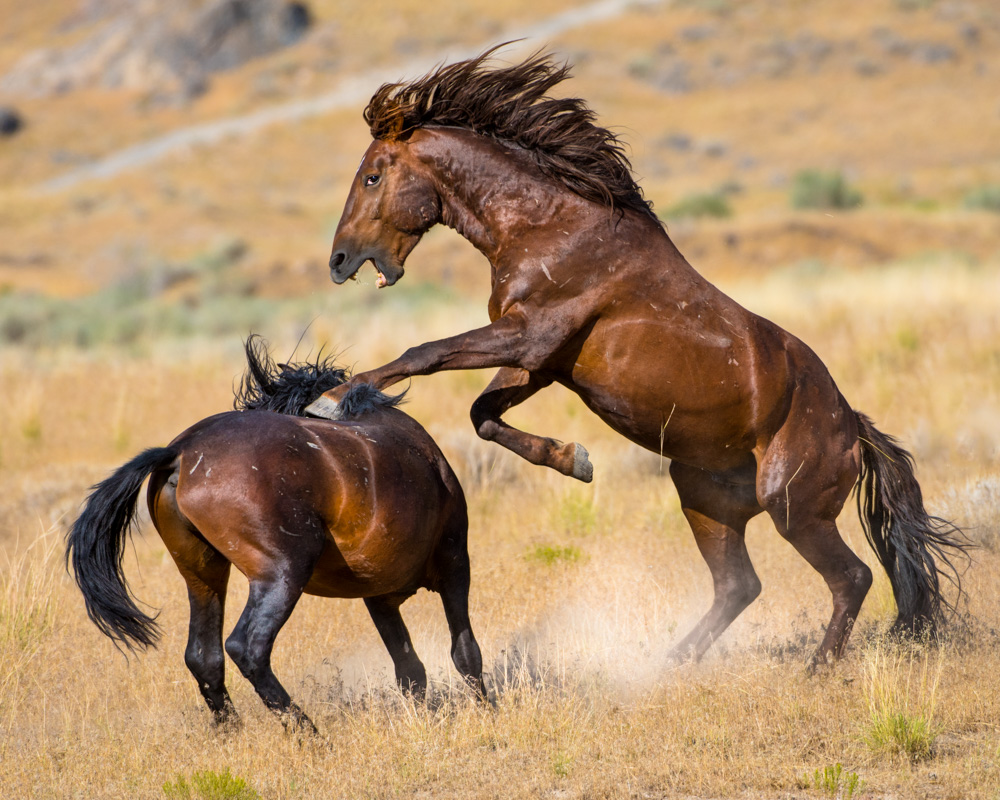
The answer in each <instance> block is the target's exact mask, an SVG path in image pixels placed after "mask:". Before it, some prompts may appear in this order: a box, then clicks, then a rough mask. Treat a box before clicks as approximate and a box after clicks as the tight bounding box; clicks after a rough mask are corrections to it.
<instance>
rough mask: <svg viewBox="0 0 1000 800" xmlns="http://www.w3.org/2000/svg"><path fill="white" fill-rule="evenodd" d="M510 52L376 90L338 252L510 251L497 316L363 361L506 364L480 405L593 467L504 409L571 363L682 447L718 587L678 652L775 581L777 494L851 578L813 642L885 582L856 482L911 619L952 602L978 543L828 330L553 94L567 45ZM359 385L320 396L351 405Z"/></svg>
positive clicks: (604, 407) (679, 483)
mask: <svg viewBox="0 0 1000 800" xmlns="http://www.w3.org/2000/svg"><path fill="white" fill-rule="evenodd" d="M493 52H494V51H493V50H491V51H488V52H486V53H484V54H483V55H482V56H479V57H478V58H475V59H471V60H469V61H463V62H458V63H455V64H452V65H448V66H444V67H442V68H440V69H438V70H437V71H435V72H432V73H430V74H428V75H427V76H425V77H423V78H421V79H419V80H416V81H413V82H412V83H407V84H390V85H385V86H383V87H381V88H380V89H379V90H378V91H377V92H376V93H375V95H374V96H373V97H372V99H371V102H370V103H369V104H368V107H367V108H366V109H365V112H364V117H365V120H366V122H367V123H368V125H369V126H370V128H371V132H372V136H373V138H374V142H373V143H372V144H371V146H370V147H369V148H368V151H367V152H366V153H365V156H364V159H363V160H362V162H361V167H360V168H359V169H358V172H357V176H356V177H355V179H354V182H353V184H352V186H351V190H350V194H349V195H348V198H347V205H346V207H345V210H344V214H343V217H342V218H341V221H340V224H339V225H338V227H337V232H336V236H335V238H334V241H333V253H332V255H331V257H330V269H331V274H332V278H333V280H334V282H335V283H338V284H339V283H343V282H344V281H345V280H347V279H348V278H351V277H353V276H354V274H355V273H356V272H357V270H358V269H359V268H360V267H361V266H362V265H363V264H364V263H365V262H367V261H369V260H370V261H372V262H373V263H374V265H375V268H376V270H377V271H378V286H379V287H380V288H381V287H385V286H391V285H393V284H394V283H395V282H396V281H397V280H399V278H400V277H401V276H402V275H403V264H404V262H405V260H406V257H407V256H408V255H409V253H410V251H411V250H413V248H414V246H415V245H416V244H417V242H418V241H419V240H420V238H421V236H422V235H423V234H424V233H425V232H426V231H427V230H428V229H429V228H430V227H432V226H433V225H435V224H437V223H444V224H445V225H448V226H449V227H451V228H454V229H455V230H456V231H458V232H459V233H460V234H461V235H462V236H464V237H465V238H466V239H468V240H469V241H470V242H471V243H472V244H473V245H474V246H475V247H476V248H477V249H478V250H479V251H480V252H482V253H483V254H484V255H485V256H486V257H487V258H488V259H489V262H490V264H491V266H492V294H491V295H490V299H489V315H490V320H491V323H490V324H489V325H487V326H486V327H483V328H479V329H478V330H473V331H469V332H468V333H463V334H461V335H458V336H452V337H449V338H447V339H442V340H440V341H436V342H429V343H427V344H423V345H420V346H418V347H413V348H410V349H409V350H407V351H406V352H405V353H404V354H403V355H402V356H401V357H400V358H398V359H396V360H395V361H393V362H391V363H389V364H386V365H385V366H383V367H379V368H378V369H374V370H371V371H368V372H363V373H360V374H358V375H356V376H355V377H354V380H355V381H365V382H370V383H372V384H373V385H375V386H376V387H377V388H379V389H382V388H385V387H388V386H391V385H392V384H394V383H396V382H398V381H400V380H402V379H404V378H408V377H410V376H412V375H427V374H430V373H433V372H438V371H440V370H454V369H478V368H483V367H499V371H498V372H497V374H496V376H495V377H494V378H493V380H492V382H491V383H490V385H489V386H488V387H487V388H486V390H485V391H484V392H483V394H482V395H481V396H480V397H479V399H478V400H476V402H475V404H474V405H473V407H472V421H473V424H474V425H475V427H476V430H477V431H478V433H479V435H480V436H481V437H483V438H484V439H488V440H491V441H494V442H497V443H498V444H501V445H503V446H504V447H506V448H508V449H510V450H512V451H513V452H515V453H517V454H518V455H520V456H522V457H523V458H525V459H527V460H528V461H530V462H532V463H534V464H542V465H545V466H548V467H552V468H553V469H555V470H558V471H559V472H561V473H563V474H565V475H571V476H573V477H575V478H579V479H580V480H583V481H590V480H591V478H592V474H593V469H592V467H591V464H590V462H589V459H588V456H587V451H586V450H585V449H584V448H583V447H581V446H580V445H579V444H575V443H570V444H568V445H562V444H560V443H559V442H556V441H554V440H552V439H549V438H543V437H540V436H536V435H533V434H530V433H525V432H523V431H519V430H516V429H514V428H512V427H510V426H509V425H507V424H506V423H505V422H503V420H502V419H501V415H502V414H503V413H504V412H505V411H507V409H509V408H511V407H512V406H514V405H517V404H518V403H522V402H524V401H525V400H527V399H528V398H529V397H531V396H532V395H533V394H534V393H535V392H537V391H538V390H539V389H542V388H544V387H546V386H548V385H549V384H551V383H552V382H553V381H555V382H557V383H561V384H562V385H563V386H566V387H567V388H569V389H571V390H572V391H574V392H576V394H577V395H579V397H580V398H581V399H582V400H583V402H584V403H585V404H586V405H587V407H588V408H590V409H591V410H592V411H593V412H594V413H596V414H597V415H598V416H599V417H600V418H601V419H603V420H604V421H605V422H606V423H607V424H608V425H610V426H611V427H612V428H614V429H615V430H616V431H618V432H619V433H621V434H622V435H624V436H626V437H627V438H628V439H630V440H632V441H633V442H636V443H637V444H639V445H641V446H643V447H645V448H647V449H649V450H652V451H653V452H656V453H661V454H663V455H665V456H669V458H670V459H671V465H670V475H671V477H672V479H673V481H674V484H675V485H676V487H677V493H678V495H679V496H680V500H681V504H682V506H683V509H684V514H685V516H686V517H687V520H688V522H689V523H690V525H691V528H692V530H693V531H694V535H695V538H696V540H697V543H698V547H699V549H700V550H701V553H702V555H703V556H704V558H705V560H706V561H707V562H708V566H709V568H710V570H711V572H712V578H713V581H714V587H715V599H714V602H713V604H712V607H711V608H710V609H709V611H708V613H707V614H706V615H705V616H704V617H703V618H702V619H701V621H700V622H699V623H698V624H697V626H696V627H695V628H694V630H693V631H691V633H689V634H688V635H687V636H686V637H685V638H684V639H683V640H681V642H680V643H679V644H678V645H677V647H676V649H675V653H676V655H678V656H681V657H686V656H693V657H695V658H698V657H700V656H701V655H702V654H703V653H704V652H705V651H706V649H707V648H708V647H709V646H710V645H711V643H712V642H713V641H714V640H716V639H717V638H718V637H719V636H720V635H721V634H722V632H723V631H724V630H725V629H726V628H727V627H728V626H729V624H730V623H731V622H732V621H733V620H734V619H735V618H736V617H737V616H738V615H739V614H740V612H742V611H743V609H745V608H746V607H747V606H748V605H749V604H750V603H751V602H752V601H753V600H754V599H755V598H756V597H757V595H758V594H759V592H760V581H759V580H758V578H757V575H756V573H755V572H754V568H753V565H752V564H751V562H750V558H749V556H748V554H747V549H746V545H745V542H744V533H745V529H746V524H747V521H748V520H749V519H750V518H751V517H753V516H755V515H757V514H759V513H761V512H762V511H766V512H767V513H768V514H769V515H770V517H771V519H772V520H773V522H774V524H775V526H776V527H777V529H778V532H779V533H780V534H781V535H782V536H783V537H785V538H786V539H787V540H788V541H789V542H790V543H791V544H792V545H793V546H794V547H795V548H796V550H798V552H799V553H800V554H801V555H802V556H803V557H804V558H805V559H806V560H807V561H808V562H809V563H810V564H811V565H812V566H813V567H814V568H815V569H816V570H817V571H818V572H819V573H820V574H821V575H822V576H823V578H824V579H825V580H826V582H827V585H828V586H829V588H830V591H831V592H832V594H833V615H832V617H831V620H830V624H829V626H828V628H827V630H826V635H825V636H824V638H823V641H822V643H821V644H820V646H819V648H818V649H817V651H816V653H815V654H814V656H813V663H814V664H815V663H819V662H824V661H827V660H828V659H831V658H836V657H839V656H840V655H841V653H842V651H843V649H844V645H845V643H846V641H847V639H848V636H849V635H850V631H851V627H852V625H853V622H854V620H855V619H856V618H857V615H858V612H859V610H860V608H861V604H862V601H863V600H864V598H865V595H866V593H867V592H868V589H869V587H870V585H871V582H872V574H871V571H870V570H869V569H868V567H867V566H866V565H865V564H864V563H863V562H862V561H861V560H860V559H859V558H858V557H857V556H856V555H855V554H854V553H853V552H852V551H851V550H850V548H848V547H847V545H846V544H845V543H844V540H843V539H842V538H841V536H840V534H839V532H838V530H837V524H836V519H837V515H838V514H839V513H840V510H841V508H842V507H843V505H844V502H845V500H846V499H847V497H848V495H849V494H850V493H851V490H852V487H854V486H855V485H856V484H863V489H864V491H863V492H862V491H860V488H859V495H858V498H859V499H858V504H859V506H858V507H859V513H860V514H861V518H862V522H863V524H864V527H865V530H866V533H867V535H868V539H869V541H870V543H871V545H872V547H873V549H874V550H875V552H876V554H877V556H878V559H879V561H880V562H881V564H882V565H883V566H884V567H885V569H886V571H887V573H888V575H889V578H890V580H891V582H892V587H893V593H894V595H895V598H896V603H897V606H898V609H899V615H898V618H897V620H896V623H895V625H896V627H897V628H899V629H903V630H918V629H925V628H927V627H931V626H933V625H934V624H935V623H937V622H939V621H941V620H942V619H943V616H944V614H943V612H944V611H945V610H947V609H949V608H952V607H953V606H952V604H950V603H949V602H948V601H947V600H946V599H945V598H944V596H943V594H942V585H941V583H942V581H941V579H942V577H945V578H947V579H949V580H951V581H952V582H954V583H956V584H958V582H959V576H958V574H957V572H956V570H955V568H954V566H953V564H952V561H951V560H950V558H949V551H951V556H952V557H954V555H955V553H956V552H957V553H959V554H961V553H962V552H963V551H964V548H965V544H964V540H963V538H962V535H961V532H960V531H959V530H958V529H957V528H955V527H954V526H952V525H950V524H949V523H947V522H945V521H944V520H941V519H938V518H936V517H932V516H929V515H928V514H927V512H926V511H925V510H924V506H923V501H922V498H921V493H920V488H919V486H918V484H917V481H916V479H915V477H914V473H913V468H912V459H911V457H910V455H909V454H908V453H907V452H906V451H905V450H903V449H901V448H900V447H899V446H898V445H897V444H896V442H895V440H893V439H892V438H891V437H889V436H886V435H885V434H883V433H881V432H880V431H878V430H876V428H875V427H874V425H873V424H872V422H871V420H869V419H868V418H867V417H866V416H864V415H863V414H860V413H858V412H855V411H853V410H852V409H851V406H850V405H849V404H848V402H847V401H846V400H845V399H844V397H843V395H841V393H840V392H839V391H838V389H837V386H836V384H835V383H834V381H833V378H831V376H830V373H829V372H828V371H827V369H826V367H825V366H824V365H823V363H822V362H821V361H820V360H819V358H818V357H817V356H816V354H815V353H814V352H813V351H812V350H810V349H809V348H808V347H807V346H806V345H805V344H803V343H802V342H801V341H800V340H799V339H797V338H795V337H794V336H793V335H791V334H790V333H788V332H786V331H784V330H782V329H781V328H779V327H778V326H777V325H775V324H773V323H772V322H769V321H768V320H766V319H763V318H761V317H759V316H757V315H756V314H753V313H751V312H750V311H747V310H746V309H745V308H743V307H742V306H740V305H739V304H738V303H736V302H735V301H733V300H732V299H730V298H729V297H727V296H726V295H725V294H723V293H722V292H721V291H719V290H718V289H717V288H716V287H715V286H713V285H712V284H711V283H709V282H708V281H707V280H705V279H704V278H703V277H702V276H701V275H699V274H698V273H697V272H696V271H695V270H694V269H693V268H692V267H691V266H690V265H689V264H688V263H687V261H685V259H684V257H683V256H682V255H681V254H680V253H679V252H678V250H677V248H676V247H675V246H674V244H673V242H671V240H670V238H669V237H668V236H667V233H666V231H665V230H664V227H663V225H662V223H661V222H660V221H659V220H658V219H657V218H656V216H655V214H654V213H653V210H652V207H651V205H650V203H649V202H648V201H646V200H644V199H643V195H642V191H641V189H640V188H639V186H638V185H637V184H636V182H635V180H634V178H633V177H632V173H631V165H630V163H629V160H628V158H627V156H626V155H625V153H624V152H623V149H622V146H621V144H620V142H619V141H618V140H617V138H616V137H615V136H614V135H613V134H612V133H611V132H609V131H608V130H606V129H604V128H601V127H598V126H597V125H595V124H594V114H593V112H591V111H590V110H589V109H588V108H587V107H586V106H585V105H584V103H583V102H582V101H581V100H576V99H556V98H552V97H549V96H548V92H549V90H550V89H552V88H553V87H554V86H556V85H557V84H558V83H560V82H561V81H562V80H564V79H565V78H567V77H568V75H569V68H568V66H565V65H563V66H560V65H557V64H554V63H553V62H552V61H551V59H550V58H549V57H548V56H545V55H543V54H536V55H534V56H532V57H531V58H529V59H528V60H526V61H524V62H523V63H521V64H517V65H514V66H510V67H491V66H490V65H489V64H488V59H489V57H490V55H491V54H492V53H493ZM345 391H346V387H340V388H339V389H334V390H332V391H330V392H327V393H326V394H325V395H324V396H323V397H321V398H320V399H319V400H318V401H317V402H315V403H313V404H312V405H311V406H310V407H309V408H308V409H307V410H308V411H309V412H310V413H315V414H317V415H320V416H328V415H331V414H334V413H335V410H336V403H337V401H338V399H339V398H340V397H342V396H343V393H344V392H345ZM958 589H959V592H960V591H961V589H960V587H958Z"/></svg>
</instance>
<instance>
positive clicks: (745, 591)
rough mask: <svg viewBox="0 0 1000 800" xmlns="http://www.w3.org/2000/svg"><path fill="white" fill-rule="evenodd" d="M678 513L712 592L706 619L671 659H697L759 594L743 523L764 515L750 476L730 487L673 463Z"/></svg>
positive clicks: (743, 477) (697, 470)
mask: <svg viewBox="0 0 1000 800" xmlns="http://www.w3.org/2000/svg"><path fill="white" fill-rule="evenodd" d="M670 477H671V478H673V481H674V485H675V486H676V487H677V494H678V496H679V497H680V501H681V508H682V509H683V511H684V516H685V517H686V518H687V521H688V524H689V525H690V526H691V530H692V532H693V533H694V537H695V541H696V542H697V544H698V549H699V550H700V551H701V554H702V556H703V557H704V559H705V562H706V563H707V564H708V568H709V570H711V572H712V582H713V584H714V587H715V599H714V600H713V601H712V607H711V608H710V609H709V610H708V613H707V614H705V616H704V617H702V618H701V620H700V621H699V622H698V624H697V625H696V626H695V627H694V629H693V630H692V631H691V632H690V633H689V634H688V635H687V636H685V637H684V638H683V639H682V640H681V641H680V642H679V643H678V644H677V645H676V647H674V649H673V652H672V655H673V656H674V657H675V658H681V659H684V658H694V659H699V658H701V656H702V655H704V653H705V651H706V650H708V648H709V647H710V646H711V645H712V643H713V642H714V641H715V640H716V639H718V638H719V636H721V635H722V632H723V631H724V630H726V628H728V627H729V626H730V624H732V622H733V620H734V619H736V617H738V616H739V615H740V613H741V612H742V611H743V609H745V608H746V607H747V606H749V605H750V604H751V603H752V602H753V601H754V600H755V599H756V598H757V595H759V594H760V580H759V579H758V578H757V573H756V572H755V571H754V568H753V564H751V563H750V556H749V554H748V553H747V548H746V540H745V536H746V525H747V522H748V521H749V520H750V519H751V518H752V517H754V516H756V515H757V514H759V513H760V512H761V511H762V510H763V509H761V507H760V506H759V505H758V504H757V499H756V497H755V494H754V485H753V483H752V482H750V483H746V481H747V480H749V481H752V479H753V472H752V470H750V471H747V474H746V475H742V474H739V475H733V476H729V477H730V479H731V480H732V481H737V480H738V481H740V482H739V483H736V482H725V480H724V479H723V478H720V477H716V476H713V475H712V474H711V473H708V472H706V471H704V470H702V469H698V468H696V467H689V466H686V465H684V464H681V463H679V462H677V461H674V462H671V464H670Z"/></svg>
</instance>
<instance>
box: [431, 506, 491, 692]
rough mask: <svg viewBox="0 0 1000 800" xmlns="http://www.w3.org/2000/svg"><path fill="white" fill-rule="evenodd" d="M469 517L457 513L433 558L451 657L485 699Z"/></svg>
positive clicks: (460, 672) (456, 666) (463, 513)
mask: <svg viewBox="0 0 1000 800" xmlns="http://www.w3.org/2000/svg"><path fill="white" fill-rule="evenodd" d="M468 528H469V523H468V518H467V516H466V514H465V512H464V510H463V512H462V513H461V514H457V515H456V517H455V520H454V522H453V524H452V525H451V530H450V531H449V532H448V533H446V535H445V536H443V537H442V540H441V543H440V544H439V545H438V549H437V552H436V553H435V554H434V559H435V562H436V564H437V568H438V574H439V575H440V576H441V577H440V579H439V585H438V586H437V590H438V592H440V594H441V602H442V604H443V605H444V615H445V618H446V619H447V620H448V630H449V631H450V632H451V660H452V661H453V662H454V663H455V668H456V669H457V670H458V672H459V674H461V676H462V677H463V678H465V681H466V683H468V684H469V686H471V687H472V688H473V690H474V691H475V692H476V694H477V696H478V697H479V698H481V699H486V685H485V684H484V683H483V655H482V653H481V652H480V650H479V643H478V642H477V641H476V637H475V636H474V635H473V633H472V622H471V621H470V620H469V583H470V568H469V549H468Z"/></svg>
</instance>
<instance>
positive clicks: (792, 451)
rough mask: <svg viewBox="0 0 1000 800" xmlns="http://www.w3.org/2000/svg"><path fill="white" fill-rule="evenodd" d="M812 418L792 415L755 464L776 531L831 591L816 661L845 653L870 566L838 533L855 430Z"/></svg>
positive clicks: (852, 468) (850, 480)
mask: <svg viewBox="0 0 1000 800" xmlns="http://www.w3.org/2000/svg"><path fill="white" fill-rule="evenodd" d="M815 416H821V415H818V414H817V415H815ZM835 419H836V417H830V420H831V421H833V420H835ZM807 423H812V424H803V425H795V424H794V418H790V420H789V422H787V423H786V425H785V427H783V428H782V429H781V430H780V431H779V432H778V435H777V436H775V438H774V439H773V440H772V441H771V443H770V444H769V445H768V447H767V450H766V451H765V453H764V456H763V458H762V459H761V461H760V465H759V467H758V471H757V487H758V488H757V494H758V497H759V498H760V502H761V504H762V505H763V506H764V507H765V508H766V509H767V512H768V514H769V515H770V516H771V519H772V520H773V522H774V525H775V527H776V528H777V529H778V532H779V533H780V534H781V535H782V536H783V537H785V539H787V540H788V541H789V542H790V543H791V545H792V546H793V547H794V548H795V549H796V550H797V551H798V552H799V554H800V555H801V556H802V557H803V558H805V560H806V561H808V562H809V564H810V565H811V566H812V567H813V569H815V570H816V571H817V572H818V573H819V574H820V575H822V576H823V579H824V580H825V581H826V584H827V586H828V587H829V588H830V592H831V593H832V594H833V614H832V616H831V617H830V624H829V625H828V626H827V629H826V634H825V636H824V637H823V641H822V642H821V644H820V646H819V647H818V648H817V650H816V652H815V653H814V654H813V657H812V665H813V666H815V665H817V664H822V663H826V662H828V661H830V660H832V659H837V658H839V657H840V656H841V654H842V653H843V650H844V646H845V645H846V644H847V639H848V637H849V636H850V633H851V628H852V627H853V625H854V621H855V620H856V619H857V617H858V613H859V611H860V610H861V604H862V603H863V602H864V599H865V595H866V594H867V593H868V589H869V588H870V587H871V583H872V573H871V570H870V569H869V568H868V566H867V565H866V564H865V563H864V562H863V561H862V560H861V559H860V558H858V557H857V556H856V555H855V554H854V552H853V551H852V550H851V548H849V547H848V546H847V544H846V543H845V542H844V540H843V539H842V538H841V536H840V532H839V531H838V530H837V523H836V519H837V515H838V514H839V513H840V510H841V508H843V505H844V501H845V500H846V499H847V496H848V495H849V494H850V491H851V488H852V487H853V486H854V483H855V481H856V480H857V475H858V466H857V453H856V452H855V450H854V439H855V438H856V437H852V436H851V432H850V431H849V430H847V429H846V428H833V429H830V430H825V431H824V430H823V429H822V428H820V427H819V426H818V424H816V423H815V422H813V420H811V419H810V420H807ZM817 453H821V454H822V455H816V454H817Z"/></svg>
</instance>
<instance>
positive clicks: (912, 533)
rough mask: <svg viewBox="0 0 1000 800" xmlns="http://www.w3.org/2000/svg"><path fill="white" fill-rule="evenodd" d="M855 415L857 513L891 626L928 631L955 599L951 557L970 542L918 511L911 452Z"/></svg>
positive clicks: (958, 586) (963, 554)
mask: <svg viewBox="0 0 1000 800" xmlns="http://www.w3.org/2000/svg"><path fill="white" fill-rule="evenodd" d="M855 414H856V415H857V418H858V438H859V439H860V440H861V474H860V476H859V477H858V483H857V486H856V487H855V489H856V491H857V499H858V514H859V515H860V517H861V525H862V527H863V528H864V529H865V535H866V536H867V537H868V543H869V544H870V545H871V546H872V549H873V550H874V551H875V554H876V555H877V556H878V560H879V561H880V562H881V564H882V566H883V567H884V568H885V571H886V573H888V575H889V581H890V582H891V583H892V593H893V595H894V596H895V598H896V608H897V609H898V612H899V613H898V616H897V617H896V622H895V624H894V625H893V629H894V630H899V631H904V632H911V633H920V632H922V631H929V632H933V631H934V629H935V628H936V627H937V626H938V625H940V624H941V623H943V622H944V621H945V615H946V612H948V611H955V609H956V606H957V604H958V602H959V599H960V598H961V595H962V585H961V575H960V573H959V570H958V568H957V567H956V566H955V559H956V558H958V559H965V558H967V557H968V556H967V552H966V551H967V550H968V549H969V547H970V546H971V545H970V544H969V542H968V540H967V539H966V537H965V535H964V534H963V533H962V531H961V529H960V528H958V527H957V526H955V525H953V524H952V523H950V522H948V521H947V520H944V519H941V518H940V517H932V516H931V515H929V514H928V513H927V512H926V511H925V510H924V500H923V495H922V494H921V492H920V485H919V484H918V483H917V478H916V476H915V475H914V472H913V456H911V455H910V454H909V453H908V452H906V450H904V449H903V448H902V447H900V446H899V443H898V442H897V441H896V440H895V439H894V438H893V437H891V436H888V435H886V434H884V433H882V432H881V431H879V430H878V429H877V428H876V427H875V425H874V423H873V422H872V421H871V420H870V419H869V418H868V417H866V416H865V415H864V414H861V413H860V412H855ZM942 578H944V579H945V580H946V581H947V582H949V583H952V584H954V586H955V589H956V595H957V596H956V599H955V602H954V603H952V602H949V601H948V600H947V599H946V598H945V597H944V594H943V591H942V588H943V587H942V585H941V584H942Z"/></svg>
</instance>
